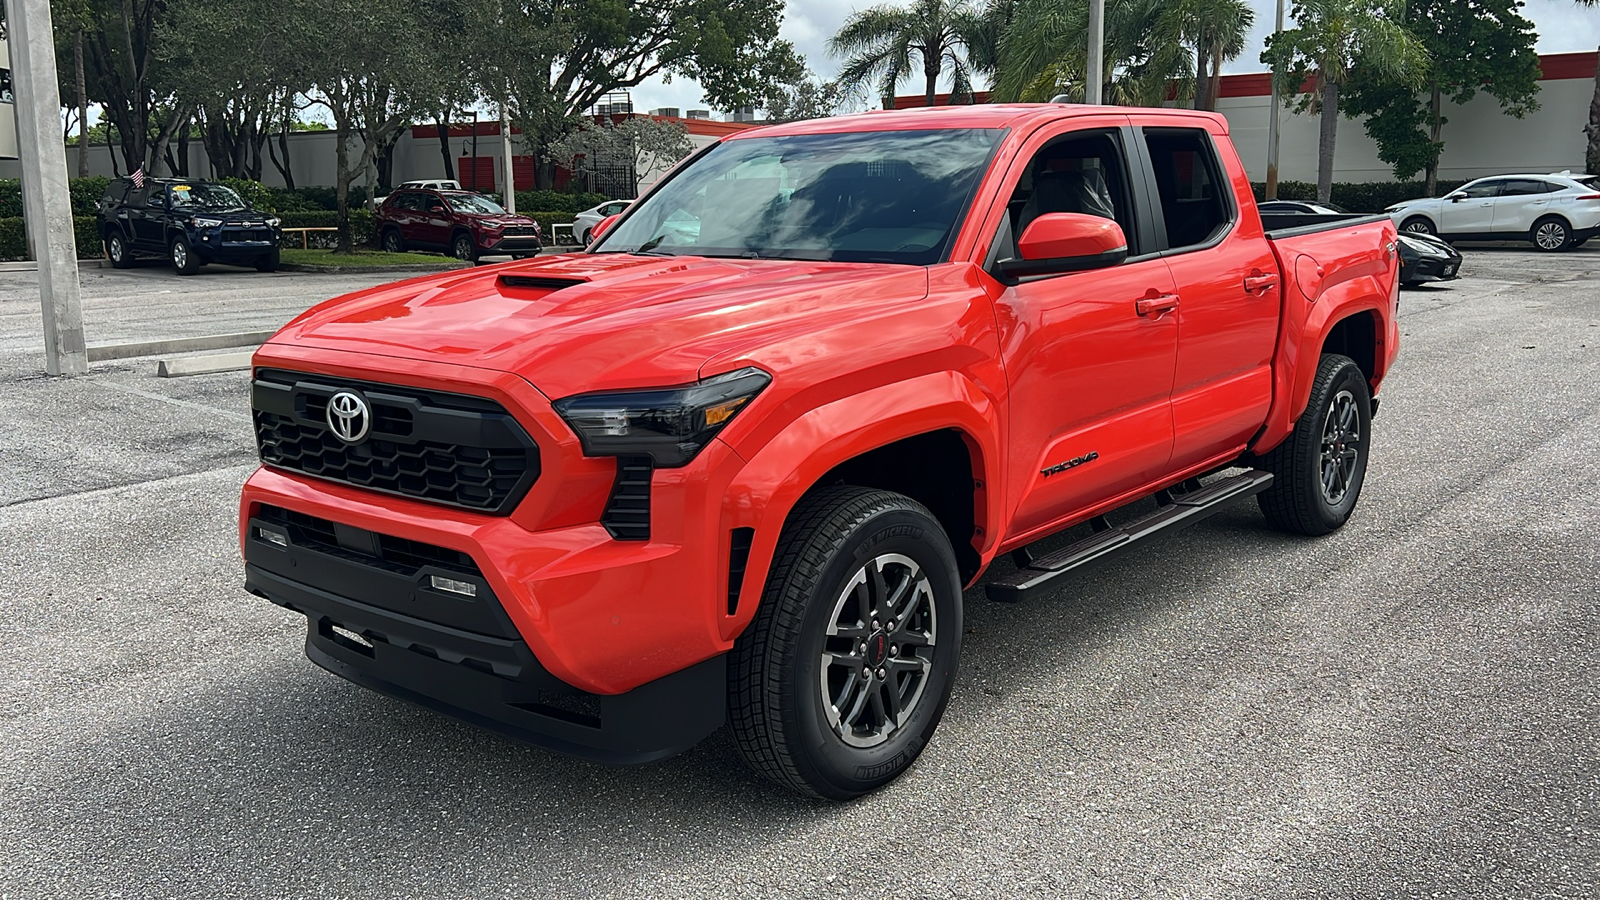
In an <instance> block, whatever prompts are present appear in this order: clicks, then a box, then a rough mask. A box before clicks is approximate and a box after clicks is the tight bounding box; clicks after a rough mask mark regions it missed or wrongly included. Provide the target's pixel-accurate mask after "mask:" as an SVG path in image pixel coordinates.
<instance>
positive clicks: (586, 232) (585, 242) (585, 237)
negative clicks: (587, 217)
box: [578, 228, 590, 247]
mask: <svg viewBox="0 0 1600 900" xmlns="http://www.w3.org/2000/svg"><path fill="white" fill-rule="evenodd" d="M589 235H590V232H589V229H587V228H585V229H584V230H583V237H581V238H578V243H580V244H582V245H583V246H585V247H587V246H589Z"/></svg>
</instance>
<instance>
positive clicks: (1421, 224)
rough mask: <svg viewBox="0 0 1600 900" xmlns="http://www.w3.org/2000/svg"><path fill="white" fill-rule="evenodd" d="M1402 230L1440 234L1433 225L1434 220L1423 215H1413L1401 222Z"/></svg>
mask: <svg viewBox="0 0 1600 900" xmlns="http://www.w3.org/2000/svg"><path fill="white" fill-rule="evenodd" d="M1400 230H1401V231H1409V232H1411V233H1412V234H1438V231H1437V230H1436V229H1435V228H1434V227H1433V222H1431V221H1429V220H1428V219H1424V218H1423V217H1421V216H1412V217H1411V218H1409V219H1407V220H1405V221H1404V222H1401V223H1400Z"/></svg>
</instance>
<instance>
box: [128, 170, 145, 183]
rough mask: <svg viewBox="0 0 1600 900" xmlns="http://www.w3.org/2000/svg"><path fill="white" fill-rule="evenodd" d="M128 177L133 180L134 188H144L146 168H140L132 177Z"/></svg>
mask: <svg viewBox="0 0 1600 900" xmlns="http://www.w3.org/2000/svg"><path fill="white" fill-rule="evenodd" d="M128 177H129V178H132V179H133V186H134V187H136V188H142V187H144V166H140V167H139V169H138V171H136V172H134V173H133V174H132V175H129V176H128Z"/></svg>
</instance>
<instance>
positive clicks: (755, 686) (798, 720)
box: [728, 486, 962, 800]
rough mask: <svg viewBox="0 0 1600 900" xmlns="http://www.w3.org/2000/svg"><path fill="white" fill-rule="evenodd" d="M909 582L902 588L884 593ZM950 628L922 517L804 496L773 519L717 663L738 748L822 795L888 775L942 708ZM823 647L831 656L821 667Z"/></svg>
mask: <svg viewBox="0 0 1600 900" xmlns="http://www.w3.org/2000/svg"><path fill="white" fill-rule="evenodd" d="M908 585H909V586H910V594H909V596H905V595H900V594H894V593H892V588H891V587H890V586H897V587H900V588H902V589H904V588H905V587H906V586H908ZM885 594H888V595H889V596H888V597H887V599H885V597H884V595H885ZM864 596H865V597H867V598H870V599H863V597H864ZM895 596H900V597H901V600H900V601H899V603H898V604H897V605H890V606H887V607H885V606H883V605H882V604H884V603H893V602H894V597H895ZM868 603H870V604H871V605H870V606H868V607H867V608H866V610H864V609H863V604H868ZM872 609H876V610H877V613H876V617H874V615H873V614H872V613H871V612H870V611H868V610H872ZM890 615H892V616H893V618H890V619H889V620H888V621H884V616H890ZM842 621H843V622H847V623H848V624H845V625H844V626H842V627H841V625H840V623H841V622H842ZM879 626H881V627H879ZM961 627H962V626H961V581H960V577H959V576H958V575H957V569H956V558H955V552H954V551H953V550H952V549H951V547H950V541H949V539H948V538H947V537H946V536H945V533H944V529H943V528H941V527H940V525H939V522H938V520H936V519H935V518H934V517H933V514H932V513H930V512H928V510H927V509H926V508H925V507H923V506H922V505H921V504H920V503H917V502H916V501H914V500H911V499H910V498H908V497H905V496H902V495H900V494H894V493H890V492H888V491H879V490H871V489H867V488H859V487H848V486H839V487H829V488H824V489H822V490H818V491H815V492H813V493H812V494H810V495H808V496H807V497H805V498H804V499H803V500H801V502H800V503H799V504H797V505H796V506H795V508H794V511H793V512H792V513H790V516H789V520H788V521H787V522H785V523H784V527H783V533H782V535H781V537H780V538H779V540H778V547H777V551H776V553H775V555H774V557H773V566H772V570H771V572H770V573H769V574H768V576H767V586H766V590H765V591H764V592H763V594H762V597H761V606H760V607H759V608H758V609H757V611H756V616H755V619H754V621H752V622H751V623H750V626H749V628H747V629H746V630H745V633H744V634H743V635H741V636H740V637H739V639H738V640H737V641H735V642H734V648H733V652H732V654H731V655H730V657H729V665H728V720H729V722H730V723H731V727H732V730H733V734H734V737H735V738H736V740H737V742H738V745H739V751H740V754H741V755H742V756H743V757H744V759H745V761H746V762H748V763H749V764H750V766H751V768H753V769H755V770H756V771H757V772H759V773H761V774H762V775H764V776H766V777H767V778H769V779H771V780H772V781H775V782H777V783H778V784H780V785H783V786H785V787H788V788H791V789H793V790H795V791H798V792H800V793H802V794H809V795H811V796H813V797H821V798H824V799H828V800H848V799H850V798H852V797H859V796H861V795H862V794H865V793H867V792H869V791H872V790H874V789H876V788H878V787H880V786H882V785H884V784H886V783H888V782H889V781H892V780H893V779H894V778H896V777H897V776H899V775H900V773H902V772H904V771H905V770H906V769H907V768H908V767H910V765H911V764H912V763H913V762H914V761H915V760H916V758H917V755H918V754H919V753H921V752H922V748H923V747H925V746H926V745H927V743H928V740H929V738H930V737H931V736H932V735H933V732H934V730H935V729H936V728H937V727H938V725H939V719H940V717H942V716H943V715H944V709H945V706H946V704H947V703H949V700H950V690H951V688H952V687H953V685H954V683H955V674H956V664H957V661H958V659H959V657H960V655H961ZM863 648H865V649H863ZM824 652H827V653H828V654H830V655H831V656H833V657H834V660H835V661H834V662H831V663H828V664H826V665H825V664H824V663H823V654H824ZM874 666H876V668H873V667H874ZM879 673H885V674H886V675H887V678H886V679H885V678H884V677H882V676H881V675H880V674H879ZM863 676H865V677H863ZM891 686H892V687H891ZM891 691H893V693H892V694H891ZM891 697H893V698H898V702H899V705H900V709H899V715H898V716H895V715H893V707H894V706H895V705H896V704H895V701H894V700H892V699H891ZM840 707H844V708H845V709H844V712H842V713H841V712H840Z"/></svg>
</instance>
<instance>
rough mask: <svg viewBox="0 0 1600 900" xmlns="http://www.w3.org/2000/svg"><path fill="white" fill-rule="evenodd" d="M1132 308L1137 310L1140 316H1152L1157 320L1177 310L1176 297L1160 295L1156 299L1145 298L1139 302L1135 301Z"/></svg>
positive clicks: (1173, 295)
mask: <svg viewBox="0 0 1600 900" xmlns="http://www.w3.org/2000/svg"><path fill="white" fill-rule="evenodd" d="M1133 308H1134V309H1135V310H1137V311H1138V313H1139V315H1141V316H1148V315H1152V314H1153V315H1155V317H1156V318H1158V319H1159V318H1161V316H1162V315H1164V314H1166V313H1169V312H1172V311H1173V310H1175V309H1177V308H1178V295H1177V294H1162V295H1160V296H1158V297H1145V298H1143V299H1140V300H1135V301H1134V303H1133Z"/></svg>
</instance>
